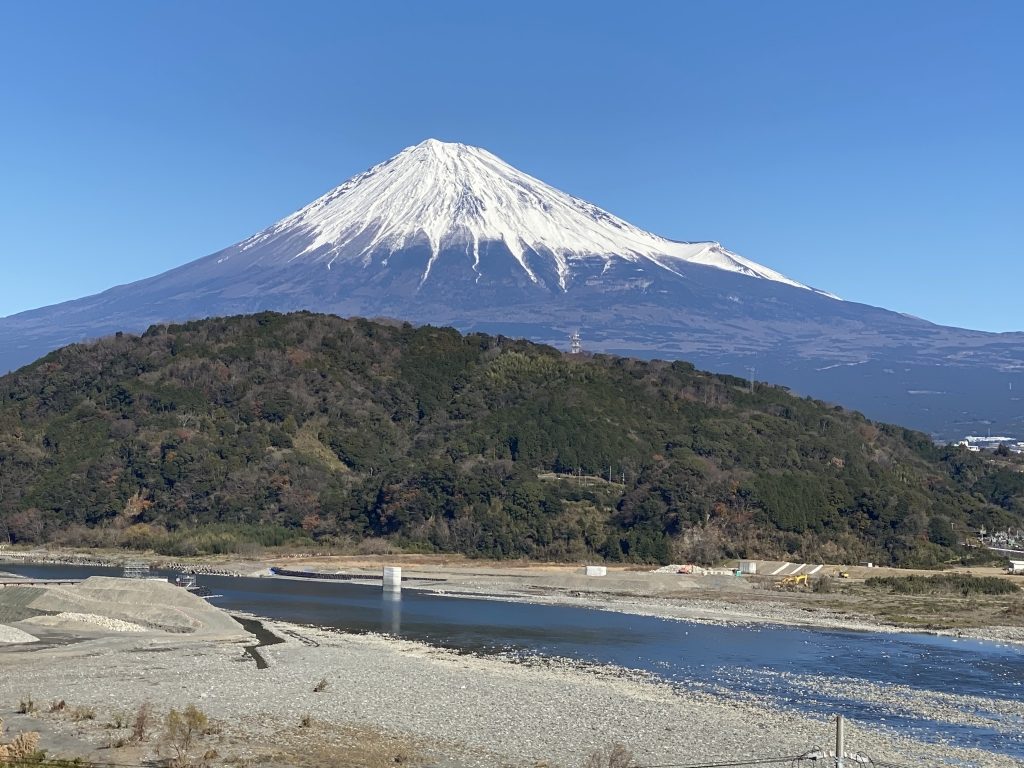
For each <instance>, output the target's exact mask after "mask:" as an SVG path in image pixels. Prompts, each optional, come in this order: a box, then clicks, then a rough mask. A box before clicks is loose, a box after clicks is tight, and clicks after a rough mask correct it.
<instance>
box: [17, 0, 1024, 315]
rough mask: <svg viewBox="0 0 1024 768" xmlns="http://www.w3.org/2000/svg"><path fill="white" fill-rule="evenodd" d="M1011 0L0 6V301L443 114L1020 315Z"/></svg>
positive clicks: (698, 211)
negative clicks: (953, 0)
mask: <svg viewBox="0 0 1024 768" xmlns="http://www.w3.org/2000/svg"><path fill="white" fill-rule="evenodd" d="M1022 29H1024V2H1019V1H1018V0H1010V1H1008V2H984V1H982V2H969V1H968V0H964V2H958V3H950V2H942V1H941V0H938V1H937V0H928V1H927V2H910V1H901V2H889V1H886V2H872V1H868V2H853V1H852V0H851V1H848V2H838V1H837V2H822V1H821V0H813V1H807V2H797V1H795V0H791V1H787V2H782V1H779V2H764V1H763V0H750V1H749V2H736V1H733V2H730V1H728V0H721V1H719V2H699V3H698V2H688V3H687V2H664V3H655V2H627V3H603V2H598V1H596V0H591V1H590V2H585V3H582V2H581V3H568V2H552V0H546V1H545V2H528V1H523V0H517V1H516V2H507V3H501V4H499V3H490V2H480V1H479V0H474V1H473V2H457V3H456V2H444V1H443V0H432V1H431V2H419V1H415V2H414V1H410V2H404V3H397V2H372V3H369V2H364V3H358V4H357V3H355V2H284V1H283V0H281V1H280V2H275V3H264V2H255V1H254V0H244V2H225V1H223V0H221V1H219V2H206V1H205V0H204V1H202V2H198V1H184V0H175V2H140V1H139V0H132V2H112V1H110V0H107V1H106V2H96V3H83V2H77V1H76V2H45V1H43V0H39V1H33V0H22V1H21V2H15V0H10V1H9V2H5V3H2V4H0V266H2V273H0V316H2V315H7V314H11V313H13V312H16V311H20V310H23V309H28V308H31V307H36V306H41V305H44V304H50V303H54V302H57V301H61V300H64V299H69V298H74V297H78V296H82V295H86V294H89V293H93V292H96V291H99V290H102V289H104V288H107V287H110V286H111V285H114V284H118V283H124V282H129V281H132V280H135V279H138V278H142V277H146V276H148V275H152V274H155V273H158V272H160V271H163V270H165V269H168V268H170V267H173V266H176V265H178V264H182V263H185V262H186V261H190V260H192V259H194V258H198V257H200V256H204V255H206V254H208V253H211V252H213V251H215V250H218V249H220V248H222V247H224V246H227V245H229V244H231V243H233V242H235V241H237V240H240V239H241V238H243V237H245V236H247V235H249V234H251V233H253V232H255V231H258V230H259V229H262V228H263V227H265V226H267V225H269V224H270V223H272V222H274V221H276V220H277V219H279V218H281V217H282V216H284V215H286V214H288V213H290V212H291V211H293V210H295V209H296V208H298V207H300V206H301V205H303V204H305V203H306V202H308V201H310V200H312V199H313V198H315V197H316V196H318V195H320V194H322V193H323V192H325V191H326V190H327V189H329V188H331V187H333V186H336V185H337V184H340V183H341V182H342V181H344V180H345V179H346V178H348V177H349V176H350V175H352V174H354V173H356V172H359V171H361V170H364V169H365V168H367V167H368V166H370V165H372V164H374V163H376V162H379V161H381V160H383V159H385V158H387V157H389V156H390V155H392V154H394V153H396V152H397V151H399V150H401V149H402V148H403V147H405V146H407V145H410V144H414V143H417V142H419V141H421V140H423V139H424V138H427V137H430V136H433V137H436V138H440V139H444V140H448V141H461V142H466V143H470V144H477V145H480V146H483V147H486V148H488V149H490V150H491V151H492V152H495V153H496V154H498V155H499V156H501V157H503V158H504V159H505V160H507V161H508V162H510V163H512V164H513V165H516V166H518V167H520V168H522V169H523V170H525V171H527V172H528V173H531V174H533V175H535V176H538V177H540V178H541V179H543V180H545V181H547V182H548V183H550V184H553V185H555V186H557V187H559V188H561V189H564V190H566V191H568V192H570V193H572V194H575V195H578V196H580V197H583V198H586V199H588V200H591V201H592V202H594V203H596V204H598V205H600V206H602V207H605V208H607V209H609V210H611V211H612V212H614V213H616V214H618V215H620V216H622V217H624V218H626V219H628V220H630V221H631V222H633V223H635V224H637V225H639V226H642V227H645V228H647V229H650V230H653V231H655V232H657V233H659V234H662V235H665V236H668V237H672V238H675V239H688V240H698V239H714V240H719V241H721V242H722V243H723V244H725V245H726V246H727V247H729V248H731V249H733V250H735V251H738V252H739V253H741V254H743V255H745V256H747V257H748V258H751V259H754V260H755V261H758V262H761V263H763V264H766V265H768V266H771V267H773V268H775V269H778V270H780V271H782V272H784V273H786V274H788V275H790V276H792V277H793V278H796V279H798V280H800V281H803V282H806V283H810V284H812V285H815V286H818V287H821V288H825V289H828V290H830V291H833V292H836V293H838V294H840V295H842V296H844V297H846V298H850V299H855V300H858V301H863V302H867V303H870V304H876V305H880V306H885V307H888V308H890V309H896V310H899V311H903V312H909V313H911V314H915V315H919V316H922V317H925V318H928V319H930V320H933V321H936V322H941V323H946V324H954V325H961V326H965V327H973V328H983V329H987V330H1024V301H1022V298H1021V294H1022V288H1024V251H1022V247H1021V242H1022V235H1024V232H1022V230H1024V192H1022V184H1024V45H1022V44H1021V34H1022Z"/></svg>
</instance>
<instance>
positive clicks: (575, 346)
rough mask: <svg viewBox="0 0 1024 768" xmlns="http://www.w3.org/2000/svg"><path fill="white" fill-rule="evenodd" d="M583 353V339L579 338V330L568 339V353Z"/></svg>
mask: <svg viewBox="0 0 1024 768" xmlns="http://www.w3.org/2000/svg"><path fill="white" fill-rule="evenodd" d="M582 351H583V339H582V338H580V332H579V329H576V331H574V332H573V334H572V336H570V337H569V353H570V354H573V355H578V354H579V353H580V352H582Z"/></svg>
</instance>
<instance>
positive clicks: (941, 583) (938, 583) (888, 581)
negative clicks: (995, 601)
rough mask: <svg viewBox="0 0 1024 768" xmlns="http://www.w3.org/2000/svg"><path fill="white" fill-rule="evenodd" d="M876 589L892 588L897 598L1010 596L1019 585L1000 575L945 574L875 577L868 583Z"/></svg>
mask: <svg viewBox="0 0 1024 768" xmlns="http://www.w3.org/2000/svg"><path fill="white" fill-rule="evenodd" d="M864 585H865V586H867V587H871V588H874V589H886V588H887V589H889V591H890V592H892V593H893V594H896V595H941V594H946V595H963V596H964V597H967V596H968V595H1010V594H1014V593H1016V592H1017V591H1018V588H1017V586H1016V585H1015V584H1012V583H1011V582H1009V581H1006V580H1005V579H1000V578H998V577H996V576H972V575H970V574H969V573H943V574H940V575H938V576H875V577H872V578H870V579H868V580H866V581H865V582H864Z"/></svg>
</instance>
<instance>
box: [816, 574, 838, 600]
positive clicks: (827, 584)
mask: <svg viewBox="0 0 1024 768" xmlns="http://www.w3.org/2000/svg"><path fill="white" fill-rule="evenodd" d="M811 589H812V590H813V591H815V592H817V593H819V594H823V595H827V594H829V593H830V592H834V591H835V585H834V584H833V583H832V578H831V577H829V576H822V577H821V578H820V579H815V580H814V585H813V586H812V587H811Z"/></svg>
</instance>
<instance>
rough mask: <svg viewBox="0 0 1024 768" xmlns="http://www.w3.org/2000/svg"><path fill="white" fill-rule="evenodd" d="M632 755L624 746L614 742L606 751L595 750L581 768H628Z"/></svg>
mask: <svg viewBox="0 0 1024 768" xmlns="http://www.w3.org/2000/svg"><path fill="white" fill-rule="evenodd" d="M632 762H633V753H632V752H630V751H629V750H628V749H626V745H625V744H621V743H619V742H615V743H614V744H612V745H611V746H609V747H607V748H606V749H595V750H594V751H593V752H591V753H590V754H589V755H588V756H587V759H586V760H585V761H584V762H583V768H629V766H630V764H631V763H632Z"/></svg>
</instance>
